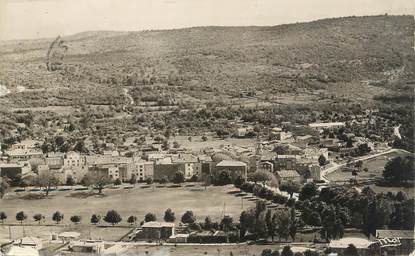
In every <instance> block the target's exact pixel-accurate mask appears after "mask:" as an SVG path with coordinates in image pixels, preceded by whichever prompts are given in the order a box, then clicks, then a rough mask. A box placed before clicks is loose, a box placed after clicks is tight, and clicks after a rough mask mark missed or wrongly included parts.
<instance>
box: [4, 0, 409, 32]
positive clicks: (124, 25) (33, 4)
mask: <svg viewBox="0 0 415 256" xmlns="http://www.w3.org/2000/svg"><path fill="white" fill-rule="evenodd" d="M414 5H415V1H414V0H0V40H12V39H32V38H43V37H55V36H57V35H71V34H75V33H79V32H83V31H96V30H114V31H139V30H147V29H171V28H183V27H194V26H213V25H214V26H250V25H256V26H263V25H264V26H272V25H279V24H286V23H294V22H303V21H312V20H317V19H322V18H332V17H340V16H352V15H356V16H362V15H378V14H385V13H388V14H412V15H413V14H414V12H415V8H414Z"/></svg>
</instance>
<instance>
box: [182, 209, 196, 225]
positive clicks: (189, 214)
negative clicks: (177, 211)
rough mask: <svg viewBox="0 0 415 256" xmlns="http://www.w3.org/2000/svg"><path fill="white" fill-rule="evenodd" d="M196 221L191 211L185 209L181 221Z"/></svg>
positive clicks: (189, 222) (187, 222) (188, 222)
mask: <svg viewBox="0 0 415 256" xmlns="http://www.w3.org/2000/svg"><path fill="white" fill-rule="evenodd" d="M195 221H196V217H195V216H194V215H193V212H192V211H186V212H185V213H184V214H183V216H182V222H183V223H185V224H191V223H194V222H195Z"/></svg>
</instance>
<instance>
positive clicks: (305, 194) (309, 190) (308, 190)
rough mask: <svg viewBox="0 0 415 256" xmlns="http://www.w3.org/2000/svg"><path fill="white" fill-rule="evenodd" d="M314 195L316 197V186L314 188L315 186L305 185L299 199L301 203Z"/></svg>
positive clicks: (312, 184) (311, 184)
mask: <svg viewBox="0 0 415 256" xmlns="http://www.w3.org/2000/svg"><path fill="white" fill-rule="evenodd" d="M315 195H317V186H316V184H314V183H307V184H305V185H304V186H303V187H302V189H301V192H300V197H299V199H300V200H301V201H304V200H306V199H310V198H312V197H313V196H315Z"/></svg>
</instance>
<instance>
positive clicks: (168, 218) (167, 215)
mask: <svg viewBox="0 0 415 256" xmlns="http://www.w3.org/2000/svg"><path fill="white" fill-rule="evenodd" d="M175 220H176V217H175V216H174V212H173V211H172V210H171V209H170V208H169V209H167V210H166V211H165V212H164V221H165V222H174V221H175Z"/></svg>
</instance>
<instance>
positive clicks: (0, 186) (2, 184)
mask: <svg viewBox="0 0 415 256" xmlns="http://www.w3.org/2000/svg"><path fill="white" fill-rule="evenodd" d="M9 182H10V180H8V179H6V177H3V178H2V179H1V181H0V199H1V198H3V196H4V195H5V194H6V193H7V189H8V188H9V187H10V185H9Z"/></svg>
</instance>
